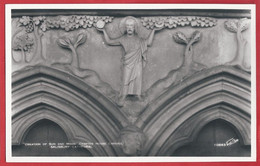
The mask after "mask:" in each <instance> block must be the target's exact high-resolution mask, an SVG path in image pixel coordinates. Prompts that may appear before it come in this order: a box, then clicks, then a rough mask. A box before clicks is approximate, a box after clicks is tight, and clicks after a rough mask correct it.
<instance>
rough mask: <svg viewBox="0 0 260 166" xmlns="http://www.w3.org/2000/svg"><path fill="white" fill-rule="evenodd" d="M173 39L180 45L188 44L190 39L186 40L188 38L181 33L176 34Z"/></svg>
mask: <svg viewBox="0 0 260 166" xmlns="http://www.w3.org/2000/svg"><path fill="white" fill-rule="evenodd" d="M173 39H174V40H175V42H176V43H180V44H188V39H187V38H186V36H185V35H184V34H183V33H181V32H176V33H175V34H174V35H173Z"/></svg>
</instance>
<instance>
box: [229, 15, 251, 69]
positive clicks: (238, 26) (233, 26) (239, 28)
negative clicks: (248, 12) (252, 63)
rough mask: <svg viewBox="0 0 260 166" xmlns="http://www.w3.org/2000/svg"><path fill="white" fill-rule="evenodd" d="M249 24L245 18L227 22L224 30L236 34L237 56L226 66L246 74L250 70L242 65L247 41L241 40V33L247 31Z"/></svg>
mask: <svg viewBox="0 0 260 166" xmlns="http://www.w3.org/2000/svg"><path fill="white" fill-rule="evenodd" d="M249 24H250V21H249V20H248V19H247V18H243V19H240V20H229V21H226V22H225V27H226V29H227V30H228V31H230V32H233V33H236V37H237V54H236V56H235V57H234V58H233V59H232V60H231V61H230V62H228V63H227V65H232V66H237V67H239V68H241V69H243V70H245V71H248V72H250V70H251V69H250V67H247V66H246V65H245V63H244V58H245V47H246V44H247V41H246V40H245V39H244V38H243V35H242V32H243V31H245V30H247V29H248V27H249Z"/></svg>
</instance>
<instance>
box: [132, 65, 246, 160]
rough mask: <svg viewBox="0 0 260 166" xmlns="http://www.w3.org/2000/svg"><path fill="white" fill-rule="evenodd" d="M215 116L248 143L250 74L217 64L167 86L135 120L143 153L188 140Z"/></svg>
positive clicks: (164, 149)
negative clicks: (142, 137)
mask: <svg viewBox="0 0 260 166" xmlns="http://www.w3.org/2000/svg"><path fill="white" fill-rule="evenodd" d="M218 118H220V119H223V120H226V121H228V122H230V123H231V124H232V125H233V126H235V127H236V129H237V131H238V132H239V133H240V135H241V137H242V141H243V143H244V144H245V145H249V144H250V143H251V138H250V122H251V84H250V74H248V73H246V72H244V71H241V70H237V69H234V68H233V67H226V66H218V67H214V68H211V69H208V70H205V71H202V72H199V73H197V74H194V75H193V76H191V77H189V78H187V79H185V80H183V82H182V83H180V84H179V85H177V86H174V87H171V88H170V89H169V90H168V91H167V92H166V93H164V94H163V95H161V96H160V97H159V98H158V99H157V100H155V101H153V103H151V104H150V105H148V107H147V108H146V109H145V110H144V111H143V112H142V114H141V115H140V117H139V119H138V120H137V122H136V125H137V126H138V127H140V128H142V129H143V131H144V132H145V134H146V136H147V138H148V139H149V140H148V141H147V143H146V145H145V148H144V149H145V150H144V155H149V156H153V155H163V154H166V153H167V152H168V151H169V149H168V148H169V147H171V148H172V149H176V148H177V147H179V146H181V145H183V144H184V143H187V142H189V141H192V140H193V139H194V138H195V136H196V134H197V132H198V131H199V130H198V129H199V128H201V127H203V126H204V125H206V124H207V123H208V122H209V121H212V120H214V119H218ZM181 126H185V127H181ZM180 128H181V129H180Z"/></svg>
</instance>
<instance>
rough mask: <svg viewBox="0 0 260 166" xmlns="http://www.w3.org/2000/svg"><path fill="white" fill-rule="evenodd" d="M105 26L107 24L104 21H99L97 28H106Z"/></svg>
mask: <svg viewBox="0 0 260 166" xmlns="http://www.w3.org/2000/svg"><path fill="white" fill-rule="evenodd" d="M104 26H105V22H104V21H103V20H99V21H98V22H97V27H98V28H104Z"/></svg>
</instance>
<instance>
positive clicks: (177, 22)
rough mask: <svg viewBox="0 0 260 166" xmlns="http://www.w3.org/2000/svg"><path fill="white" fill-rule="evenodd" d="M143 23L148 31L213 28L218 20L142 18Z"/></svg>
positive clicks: (201, 18)
mask: <svg viewBox="0 0 260 166" xmlns="http://www.w3.org/2000/svg"><path fill="white" fill-rule="evenodd" d="M141 22H142V24H143V26H144V27H146V28H147V29H154V28H169V29H172V28H176V27H178V26H182V27H183V26H191V27H205V28H206V27H212V26H215V25H217V20H216V19H214V18H210V17H195V16H194V17H191V16H189V17H172V16H171V17H142V19H141Z"/></svg>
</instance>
